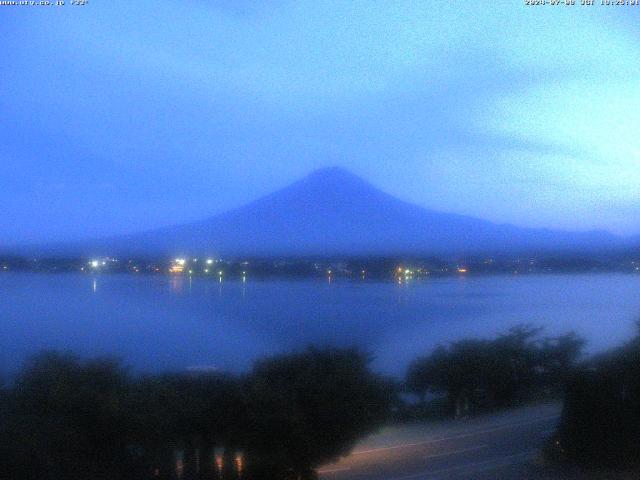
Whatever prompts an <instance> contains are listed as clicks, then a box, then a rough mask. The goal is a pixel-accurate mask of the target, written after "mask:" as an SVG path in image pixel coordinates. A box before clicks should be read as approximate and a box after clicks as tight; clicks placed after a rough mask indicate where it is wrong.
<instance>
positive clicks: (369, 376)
mask: <svg viewBox="0 0 640 480" xmlns="http://www.w3.org/2000/svg"><path fill="white" fill-rule="evenodd" d="M369 363H370V359H369V358H368V357H367V356H366V355H364V354H362V353H361V352H359V351H357V350H352V349H346V350H342V349H324V350H317V349H309V350H307V351H305V352H303V353H296V354H290V355H282V356H278V357H274V358H271V359H267V360H262V361H259V362H257V364H256V365H255V367H254V369H253V372H252V373H251V375H250V377H249V378H248V382H247V389H248V413H249V422H250V423H249V425H251V429H250V432H249V437H248V444H247V450H248V455H247V457H248V459H249V460H250V462H251V464H250V465H249V468H250V471H251V473H252V474H253V475H254V478H287V477H288V476H290V477H291V478H297V479H306V478H314V469H315V468H316V467H318V466H319V465H321V464H323V463H325V462H329V461H333V460H336V459H337V458H338V457H340V456H341V455H344V454H346V453H347V452H348V451H349V449H350V448H352V446H353V445H354V443H355V441H356V440H357V439H358V438H360V437H361V436H363V435H365V434H367V433H369V432H371V431H372V430H373V429H375V428H376V427H377V426H378V425H380V424H381V422H382V421H384V419H385V418H386V416H387V415H388V413H389V408H390V405H391V401H392V391H391V386H390V383H389V382H388V381H387V380H385V379H383V378H381V377H379V376H377V375H375V374H373V373H372V372H371V371H370V369H369Z"/></svg>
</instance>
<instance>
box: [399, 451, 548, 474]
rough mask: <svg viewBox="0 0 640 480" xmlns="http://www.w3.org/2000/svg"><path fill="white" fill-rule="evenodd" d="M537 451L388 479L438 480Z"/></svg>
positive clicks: (486, 467) (530, 454) (495, 465)
mask: <svg viewBox="0 0 640 480" xmlns="http://www.w3.org/2000/svg"><path fill="white" fill-rule="evenodd" d="M537 452H538V450H528V451H526V452H520V453H515V454H513V455H507V456H505V457H499V458H494V459H492V460H483V461H482V462H474V463H467V464H465V465H458V466H456V467H448V468H442V469H440V470H433V471H429V470H425V471H423V472H420V473H412V474H411V475H405V476H402V477H393V478H389V479H387V480H410V479H412V478H423V479H425V480H438V478H445V477H442V476H441V475H447V474H449V473H452V472H456V471H459V470H465V469H473V470H472V471H473V472H476V473H478V472H481V471H484V470H491V469H494V468H498V467H501V466H504V465H509V464H510V463H511V460H513V459H515V458H518V457H521V458H522V459H523V460H524V459H525V458H527V457H530V456H532V455H535V454H536V453H537ZM477 467H480V468H477ZM439 475H440V476H439Z"/></svg>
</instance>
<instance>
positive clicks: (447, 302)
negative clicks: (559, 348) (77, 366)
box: [0, 273, 640, 375]
mask: <svg viewBox="0 0 640 480" xmlns="http://www.w3.org/2000/svg"><path fill="white" fill-rule="evenodd" d="M637 318H640V275H625V274H591V275H540V276H534V275H531V276H487V277H469V278H455V277H447V278H436V279H428V280H421V281H412V282H410V283H407V284H401V285H400V284H397V283H393V282H388V283H385V282H367V281H361V282H359V281H350V280H342V281H341V280H334V281H333V282H332V283H328V282H326V281H321V280H252V279H248V280H247V282H246V283H242V282H235V281H225V282H223V283H219V282H218V281H217V279H209V278H201V277H194V278H193V279H189V278H187V277H169V276H142V275H140V276H137V275H115V274H114V275H98V276H90V275H83V274H58V275H51V274H49V275H47V274H42V275H41V274H34V273H3V274H0V361H1V362H2V365H1V366H0V375H3V374H5V375H6V374H10V373H11V372H13V371H15V369H16V368H18V367H19V366H20V365H21V364H22V363H23V362H24V360H25V359H26V358H27V357H28V356H29V355H30V354H32V353H34V352H37V351H39V350H41V349H60V350H71V351H73V352H75V353H78V354H80V355H83V356H95V355H115V356H117V357H120V358H121V359H122V360H123V361H124V362H125V363H126V364H127V365H130V366H131V367H133V369H134V370H135V371H159V370H166V369H173V370H175V369H184V368H192V367H195V368H198V367H207V368H209V367H216V368H220V369H222V370H231V371H235V372H238V371H243V370H246V369H247V368H249V367H250V365H251V362H252V360H254V359H255V358H256V357H259V356H262V355H267V354H273V353H277V352H284V351H290V350H292V349H299V348H304V347H305V346H307V345H338V346H351V345H356V346H359V347H362V348H364V349H366V350H367V351H369V352H371V353H372V354H373V355H374V356H375V360H374V368H376V369H377V370H378V371H381V372H384V373H389V374H395V375H402V374H403V373H404V370H405V368H406V366H407V364H408V363H409V362H410V361H411V360H412V359H413V358H415V357H416V356H418V355H421V354H424V353H426V352H428V351H429V350H430V349H432V348H433V347H434V346H435V345H437V344H438V343H444V342H448V341H451V340H455V339H459V338H462V337H468V336H479V337H491V336H493V335H495V334H497V333H499V332H503V331H505V330H506V329H507V328H509V327H510V326H513V325H516V324H519V323H524V322H528V323H532V324H534V325H539V326H544V327H545V329H546V332H547V333H548V334H549V335H552V334H559V333H565V332H568V331H570V330H575V331H576V332H577V333H579V334H580V335H582V336H584V337H585V338H586V339H587V340H588V346H587V348H588V350H589V351H591V352H594V351H598V350H602V349H605V348H607V347H609V346H613V345H618V344H620V343H622V342H623V341H625V340H627V339H628V338H630V337H631V336H632V335H633V333H634V332H635V323H634V322H635V320H636V319H637Z"/></svg>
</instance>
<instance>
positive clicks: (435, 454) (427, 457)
mask: <svg viewBox="0 0 640 480" xmlns="http://www.w3.org/2000/svg"><path fill="white" fill-rule="evenodd" d="M488 447H489V445H487V444H482V445H477V446H475V447H468V448H460V449H458V450H451V451H450V452H442V453H434V454H433V455H427V456H426V457H424V458H425V459H427V460H428V459H430V458H440V457H446V456H448V455H456V454H458V453H465V452H473V451H475V450H482V449H483V448H488Z"/></svg>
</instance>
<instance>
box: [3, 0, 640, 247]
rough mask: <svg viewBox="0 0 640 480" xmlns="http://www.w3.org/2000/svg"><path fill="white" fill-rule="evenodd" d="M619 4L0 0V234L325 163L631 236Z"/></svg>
mask: <svg viewBox="0 0 640 480" xmlns="http://www.w3.org/2000/svg"><path fill="white" fill-rule="evenodd" d="M67 3H69V2H67ZM577 3H580V2H579V1H578V2H577ZM639 16H640V7H631V6H629V7H605V6H601V5H596V6H593V7H581V6H580V5H576V6H574V7H565V6H563V5H562V6H549V5H547V6H543V7H542V6H541V7H526V6H525V5H524V1H516V0H514V1H491V2H489V1H483V0H479V1H476V2H464V5H462V3H461V2H371V1H364V2H358V1H349V2H321V1H312V2H304V1H296V2H287V1H279V2H277V1H274V2H257V1H256V2H253V1H245V2H238V1H234V2H208V1H190V0H184V1H180V2H176V1H163V0H155V1H144V0H137V1H135V2H131V1H127V2H123V1H117V0H111V1H108V2H107V1H102V0H101V1H98V0H91V1H90V3H89V5H87V6H84V7H73V6H70V5H67V6H65V7H60V8H58V7H0V29H1V31H2V33H3V35H2V37H3V54H2V56H1V57H0V118H1V119H2V128H1V129H0V212H1V213H2V221H1V223H0V242H1V243H2V244H7V243H20V242H40V241H45V240H65V239H75V238H81V237H92V236H101V235H107V234H112V233H120V232H123V233H124V232H132V231H139V230H144V229H147V228H152V227H156V226H161V225H168V224H175V223H182V222H184V221H189V220H194V219H198V218H202V217H205V216H207V215H209V214H213V213H217V212H221V211H224V210H226V209H228V208H231V207H235V206H238V205H240V204H242V203H245V202H247V201H249V200H252V199H254V198H256V197H257V196H260V195H262V194H266V193H269V192H271V191H273V190H275V189H277V188H280V187H282V186H284V185H286V184H288V183H290V182H292V181H294V180H296V179H298V178H299V177H301V176H304V175H306V174H307V173H309V172H310V171H312V170H313V169H315V168H319V167H322V166H326V165H340V166H343V167H345V168H348V169H350V170H351V171H353V172H354V173H356V174H358V175H361V176H362V177H364V178H366V179H367V180H369V181H371V182H372V183H373V184H375V185H377V186H378V187H380V188H382V189H384V190H385V191H387V192H389V193H392V194H394V195H396V196H398V197H400V198H402V199H405V200H408V201H411V202H414V203H417V204H419V205H423V206H426V207H430V208H435V209H439V210H443V211H449V212H457V213H463V214H469V215H474V216H478V217H482V218H486V219H489V220H493V221H496V222H509V223H514V224H517V225H523V226H545V227H551V228H563V229H578V230H586V229H593V228H602V229H607V230H610V231H613V232H616V233H620V234H635V233H639V232H640V194H639V192H640V188H639V186H640V168H639V167H640V135H639V134H638V130H639V127H640V90H639V88H638V87H639V86H640V83H639V81H638V79H639V78H640V41H639V40H640V28H639V27H638V26H637V25H639V23H638V19H639Z"/></svg>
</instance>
